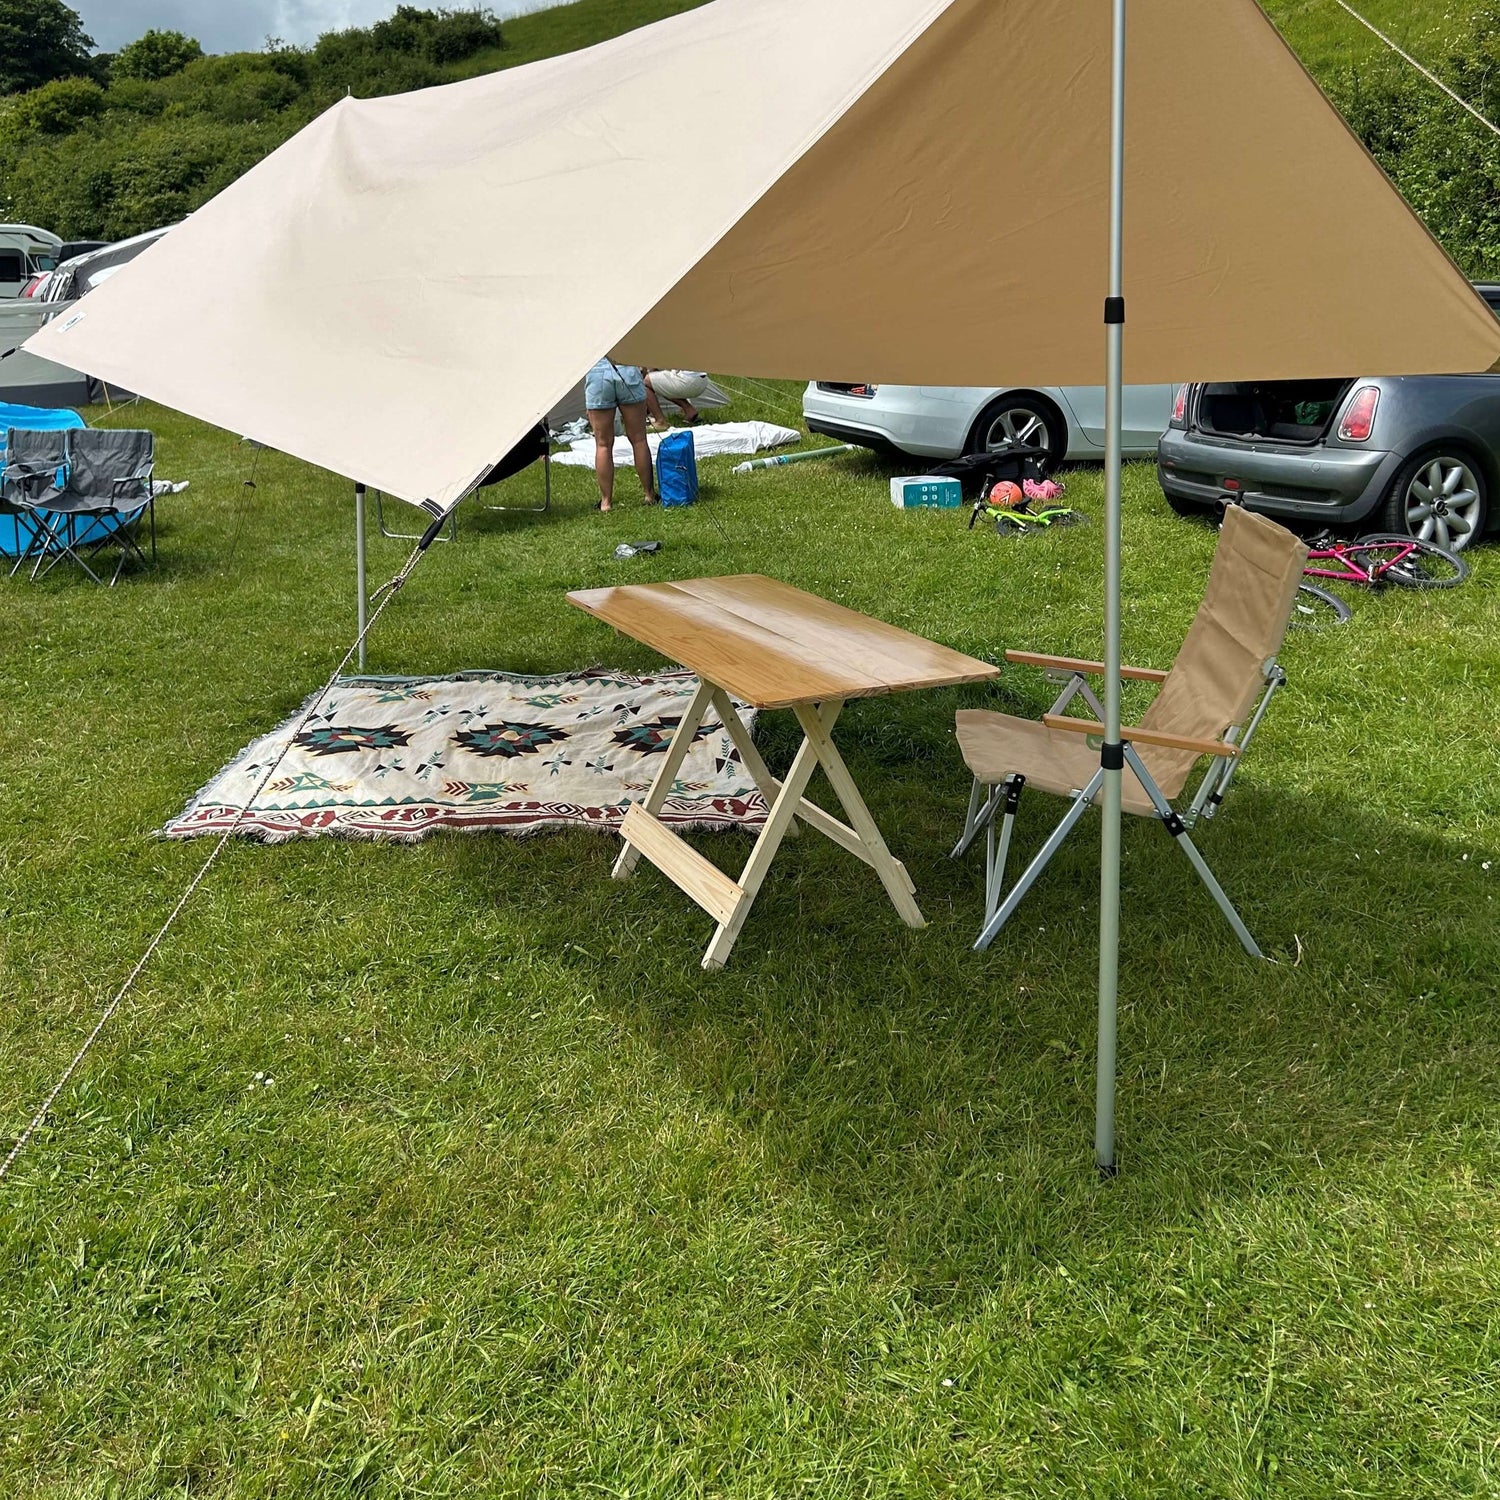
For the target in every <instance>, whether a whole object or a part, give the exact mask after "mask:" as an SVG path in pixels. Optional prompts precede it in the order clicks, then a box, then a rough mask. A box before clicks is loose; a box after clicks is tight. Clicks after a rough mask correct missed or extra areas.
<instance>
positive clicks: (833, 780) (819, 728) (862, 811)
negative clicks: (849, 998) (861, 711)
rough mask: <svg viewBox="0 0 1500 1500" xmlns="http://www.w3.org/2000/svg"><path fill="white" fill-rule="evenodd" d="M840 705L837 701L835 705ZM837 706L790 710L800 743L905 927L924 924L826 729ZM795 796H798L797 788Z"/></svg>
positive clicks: (900, 868)
mask: <svg viewBox="0 0 1500 1500" xmlns="http://www.w3.org/2000/svg"><path fill="white" fill-rule="evenodd" d="M842 706H843V705H842V704H839V705H838V706H837V708H841V707H842ZM837 708H835V710H834V714H833V715H832V716H830V715H829V714H828V713H827V712H826V709H827V705H818V706H817V707H814V706H813V705H812V704H799V705H797V707H796V708H794V709H793V710H792V712H793V713H795V714H796V715H797V722H798V723H799V724H800V725H801V726H802V732H803V734H805V735H806V736H807V738H806V740H805V741H804V747H805V746H807V745H811V746H812V748H813V750H814V752H815V754H816V755H817V758H818V764H819V765H821V766H822V767H823V774H824V775H825V776H827V778H828V781H829V784H830V785H831V786H832V787H833V790H834V792H835V794H836V795H837V796H838V799H839V801H840V802H841V803H843V806H844V812H845V813H846V814H847V815H848V818H849V823H850V825H851V826H852V827H853V829H854V831H855V832H856V833H857V834H858V835H859V841H860V843H861V844H862V845H863V846H864V850H865V854H866V855H867V856H868V859H869V862H870V864H871V865H872V866H873V867H874V870H875V873H876V874H877V875H879V876H880V883H881V884H882V885H883V886H884V887H885V890H886V894H887V895H888V896H889V897H890V898H891V904H892V905H893V906H894V907H895V908H896V911H897V913H898V914H899V915H900V917H901V920H902V921H903V922H905V923H906V925H907V926H908V927H925V926H926V925H927V923H926V921H925V920H924V918H923V916H922V912H921V908H920V907H918V905H917V903H916V898H915V897H914V896H913V894H912V884H911V879H910V877H909V876H908V875H907V873H906V867H905V866H904V865H903V864H902V863H901V861H900V860H898V859H897V858H896V857H895V855H893V854H892V853H891V851H890V850H889V849H887V848H886V846H885V840H884V839H883V838H881V836H880V829H879V828H878V827H877V826H876V823H875V819H874V818H873V817H872V816H871V814H870V809H869V808H868V807H866V806H865V803H864V798H862V797H861V796H860V795H859V788H858V787H857V786H855V784H854V778H853V777H852V776H851V775H850V774H849V768H848V767H847V766H846V765H845V764H844V758H843V756H841V755H840V754H839V752H838V748H837V747H836V746H835V745H834V743H833V737H832V734H831V733H830V731H831V730H832V728H833V720H834V718H836V717H837ZM788 781H790V778H788ZM798 796H799V797H800V796H801V792H800V791H799V792H798Z"/></svg>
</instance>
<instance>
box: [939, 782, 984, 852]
mask: <svg viewBox="0 0 1500 1500" xmlns="http://www.w3.org/2000/svg"><path fill="white" fill-rule="evenodd" d="M983 796H984V784H983V783H982V782H981V781H980V779H979V778H978V777H977V776H976V777H975V778H974V785H973V786H971V787H970V788H969V810H968V812H967V813H965V814H964V831H963V832H962V833H961V834H959V836H958V842H957V843H956V844H955V845H954V846H953V848H952V849H951V850H950V851H949V854H948V858H949V859H957V858H959V856H960V855H962V854H963V853H964V852H965V851H966V850H967V849H968V847H969V845H970V844H972V843H973V842H974V836H975V835H976V834H977V833H978V832H979V822H978V819H979V803H980V799H981V798H982V797H983Z"/></svg>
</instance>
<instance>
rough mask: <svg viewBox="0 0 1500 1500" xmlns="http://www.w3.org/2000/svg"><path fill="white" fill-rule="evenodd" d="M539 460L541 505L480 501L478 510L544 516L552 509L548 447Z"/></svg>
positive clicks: (550, 455)
mask: <svg viewBox="0 0 1500 1500" xmlns="http://www.w3.org/2000/svg"><path fill="white" fill-rule="evenodd" d="M522 441H525V440H524V439H523V440H522ZM541 458H542V503H541V504H540V505H490V504H488V503H486V502H485V501H483V500H481V501H480V502H479V507H480V509H481V510H498V511H509V512H510V513H511V514H512V515H517V516H540V515H545V514H546V512H547V511H548V510H550V509H551V508H552V450H551V448H550V446H549V447H548V449H547V451H546V452H545V453H543V454H542V456H541ZM527 467H528V468H529V467H530V465H529V464H528V465H527ZM518 472H524V471H518ZM508 477H510V478H512V479H513V478H515V475H510V476H508ZM482 488H483V486H482V485H481V486H480V489H482ZM478 493H479V491H478V490H476V491H475V494H478Z"/></svg>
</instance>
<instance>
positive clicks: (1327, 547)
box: [1293, 532, 1469, 625]
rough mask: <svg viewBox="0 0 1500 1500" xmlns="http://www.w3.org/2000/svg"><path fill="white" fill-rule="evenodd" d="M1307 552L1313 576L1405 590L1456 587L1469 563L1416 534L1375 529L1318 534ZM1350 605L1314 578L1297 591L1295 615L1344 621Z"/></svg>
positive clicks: (1308, 620)
mask: <svg viewBox="0 0 1500 1500" xmlns="http://www.w3.org/2000/svg"><path fill="white" fill-rule="evenodd" d="M1311 548H1312V550H1311V551H1310V552H1309V553H1308V554H1307V567H1306V568H1305V569H1304V570H1303V571H1304V573H1305V574H1306V576H1307V577H1309V578H1327V579H1331V580H1332V581H1333V582H1335V583H1353V584H1357V585H1359V586H1360V587H1361V588H1380V587H1382V586H1383V585H1385V584H1387V583H1394V584H1396V585H1398V586H1399V587H1401V588H1404V589H1451V588H1457V587H1458V585H1459V584H1461V583H1462V582H1463V581H1464V579H1466V578H1467V577H1468V576H1469V564H1468V562H1467V561H1466V560H1465V559H1464V558H1462V557H1460V556H1459V555H1458V554H1457V553H1456V552H1449V551H1447V550H1446V549H1445V548H1442V547H1439V546H1437V544H1436V543H1434V542H1424V541H1422V540H1421V539H1420V538H1418V537H1412V536H1397V535H1395V534H1394V533H1387V532H1374V533H1372V534H1371V535H1370V536H1362V537H1358V538H1356V539H1355V540H1354V541H1352V542H1345V541H1339V540H1338V539H1337V538H1335V537H1333V536H1329V535H1324V536H1319V537H1314V538H1313V539H1312V543H1311ZM1350 614H1351V610H1350V608H1349V606H1348V605H1347V604H1345V603H1344V601H1343V600H1342V599H1340V598H1339V597H1338V595H1337V594H1335V593H1332V592H1331V591H1330V590H1328V589H1325V588H1321V587H1319V586H1318V585H1317V584H1314V583H1304V584H1302V585H1301V586H1300V587H1299V589H1298V591H1297V601H1296V605H1295V607H1294V613H1293V620H1294V622H1295V623H1298V624H1307V625H1316V624H1318V623H1320V622H1321V623H1323V624H1335V625H1342V624H1343V623H1344V621H1345V620H1347V619H1348V618H1349V616H1350Z"/></svg>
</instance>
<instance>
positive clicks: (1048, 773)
mask: <svg viewBox="0 0 1500 1500" xmlns="http://www.w3.org/2000/svg"><path fill="white" fill-rule="evenodd" d="M1306 559H1307V548H1306V547H1305V546H1304V545H1303V543H1302V542H1301V541H1299V540H1298V538H1296V537H1295V536H1293V535H1292V534H1291V532H1289V531H1287V530H1286V529H1285V528H1284V527H1281V526H1278V525H1277V524H1276V523H1275V522H1274V521H1268V520H1266V519H1265V518H1264V517H1262V516H1256V515H1252V514H1251V513H1250V512H1249V511H1247V510H1245V509H1243V508H1242V507H1240V506H1231V507H1230V508H1229V510H1228V511H1227V513H1226V514H1225V517H1224V526H1223V529H1222V531H1221V532H1220V534H1219V547H1218V551H1217V553H1216V554H1215V556H1214V563H1213V568H1212V570H1211V571H1210V573H1209V578H1208V587H1207V589H1206V590H1205V592H1204V595H1203V603H1202V604H1201V605H1200V606H1199V608H1198V614H1197V617H1196V618H1195V619H1194V621H1193V624H1192V628H1191V629H1190V630H1189V631H1188V634H1187V638H1186V639H1185V640H1184V641H1183V643H1182V649H1181V650H1180V651H1179V652H1178V653H1177V660H1176V662H1175V663H1174V664H1173V666H1172V670H1171V671H1170V672H1157V671H1152V670H1150V669H1148V668H1145V667H1125V668H1123V669H1122V671H1121V676H1122V677H1124V678H1127V679H1130V680H1133V681H1139V682H1151V683H1155V684H1157V688H1158V691H1157V694H1156V697H1155V698H1154V700H1153V701H1152V703H1151V706H1150V707H1149V708H1148V709H1147V710H1146V712H1145V713H1144V714H1142V715H1141V721H1140V724H1139V725H1138V726H1136V727H1129V728H1126V729H1124V730H1123V731H1122V738H1123V740H1124V758H1125V770H1124V775H1123V776H1122V778H1121V804H1122V806H1123V809H1124V811H1126V812H1127V813H1134V814H1136V815H1137V816H1140V817H1148V818H1156V819H1158V820H1159V821H1160V822H1161V824H1162V826H1163V828H1165V829H1166V831H1167V833H1168V834H1170V835H1171V837H1172V839H1173V840H1174V841H1175V842H1176V843H1177V845H1178V846H1179V847H1180V848H1181V849H1182V851H1183V853H1184V854H1186V855H1187V857H1188V860H1189V861H1190V862H1191V864H1192V866H1193V868H1194V870H1196V871H1197V873H1198V877H1199V879H1200V880H1202V882H1203V884H1204V885H1205V886H1206V887H1207V888H1208V891H1209V894H1210V895H1211V896H1212V897H1213V898H1214V901H1215V902H1216V903H1217V904H1218V906H1219V909H1220V910H1221V911H1222V912H1223V913H1224V915H1225V917H1226V918H1228V920H1229V924H1230V926H1231V927H1233V928H1234V932H1235V936H1236V937H1238V938H1239V940H1240V942H1241V944H1242V945H1243V946H1244V949H1245V951H1246V952H1247V953H1249V954H1250V955H1251V957H1252V958H1259V957H1261V952H1260V949H1259V948H1258V947H1256V944H1255V939H1254V938H1252V937H1251V936H1250V933H1249V930H1248V929H1247V928H1246V926H1245V924H1244V922H1243V921H1241V919H1240V915H1239V913H1238V912H1237V911H1236V910H1235V909H1234V906H1233V905H1232V904H1231V902H1230V900H1229V897H1228V896H1226V895H1225V894H1224V891H1223V888H1222V887H1221V886H1220V885H1219V883H1218V881H1217V880H1216V879H1215V878H1214V875H1213V872H1212V871H1211V870H1210V869H1209V867H1208V864H1207V862H1206V861H1205V860H1204V858H1203V856H1202V854H1200V853H1199V851H1198V848H1197V846H1196V845H1195V844H1194V843H1193V841H1192V839H1191V838H1190V837H1189V834H1188V830H1189V829H1190V828H1191V827H1193V826H1194V824H1196V823H1197V821H1198V819H1199V818H1212V817H1213V816H1214V814H1215V813H1216V812H1217V811H1218V808H1219V804H1220V802H1221V801H1222V800H1223V797H1224V793H1225V791H1226V790H1227V789H1228V787H1229V783H1230V781H1231V780H1232V779H1233V777H1234V773H1235V769H1236V767H1237V766H1238V765H1239V763H1240V759H1241V757H1242V756H1243V754H1244V752H1245V750H1246V749H1247V748H1248V747H1249V744H1250V740H1251V737H1252V736H1253V735H1254V733H1255V731H1256V729H1257V727H1258V726H1259V724H1260V721H1261V718H1262V717H1263V716H1264V714H1265V712H1266V708H1267V707H1268V705H1269V704H1270V701H1271V698H1272V696H1273V695H1274V694H1275V693H1276V691H1277V690H1278V689H1279V688H1280V687H1282V686H1283V685H1284V684H1285V682H1286V673H1285V672H1284V671H1283V670H1282V669H1281V667H1280V666H1279V665H1278V663H1277V660H1276V653H1277V652H1278V651H1280V649H1281V643H1282V640H1283V638H1284V637H1285V635H1286V628H1287V622H1288V620H1289V619H1290V617H1291V612H1292V604H1293V601H1294V599H1295V598H1296V593H1297V585H1298V583H1299V582H1300V580H1301V578H1302V568H1303V564H1304V563H1305V561H1306ZM1005 655H1006V660H1007V661H1010V662H1014V663H1018V664H1024V665H1030V666H1038V667H1042V668H1045V669H1046V670H1047V671H1048V672H1049V674H1053V675H1055V676H1056V677H1057V678H1058V679H1060V680H1065V681H1066V686H1065V687H1064V688H1063V690H1062V693H1061V694H1060V695H1059V697H1058V698H1057V700H1056V702H1054V703H1053V705H1052V707H1051V709H1050V710H1049V711H1048V712H1047V713H1046V714H1044V715H1043V716H1042V721H1041V723H1039V724H1038V723H1036V722H1035V721H1034V720H1031V719H1019V718H1015V717H1013V716H1012V715H1010V714H1000V713H990V712H986V711H983V710H975V709H963V710H960V711H959V714H958V742H959V747H960V749H961V750H962V751H963V757H964V760H965V762H966V763H967V764H968V767H969V769H970V770H971V771H972V772H973V773H974V788H973V791H972V792H971V794H970V797H969V812H968V817H967V818H966V820H965V822H964V831H963V834H962V836H961V837H960V838H959V841H958V844H957V846H956V847H955V849H954V850H953V855H954V857H955V858H957V857H958V856H959V855H961V854H962V853H963V852H964V851H965V850H966V849H968V848H969V846H970V845H971V844H972V843H973V842H974V840H975V839H977V838H978V837H979V835H980V834H981V833H983V834H985V902H984V917H985V921H984V927H983V929H982V930H981V932H980V934H979V938H978V941H977V942H976V943H975V944H974V946H975V947H976V948H987V947H989V945H990V944H991V943H992V942H993V941H994V939H995V935H996V934H997V933H998V932H999V931H1000V929H1001V928H1002V927H1003V926H1004V925H1005V924H1006V922H1007V921H1008V920H1009V919H1010V917H1011V915H1012V914H1013V913H1014V911H1015V910H1016V907H1017V906H1019V905H1020V903H1021V900H1022V898H1023V897H1024V896H1025V895H1026V892H1027V891H1028V890H1030V889H1031V886H1032V884H1033V883H1034V882H1035V880H1036V878H1037V877H1038V876H1039V875H1040V874H1041V873H1042V871H1043V870H1044V869H1045V868H1046V867H1047V864H1048V862H1049V861H1050V860H1051V858H1052V856H1053V855H1054V854H1056V853H1057V851H1058V850H1059V849H1060V848H1061V847H1062V845H1063V842H1064V840H1065V839H1066V838H1067V836H1068V834H1069V833H1071V832H1072V830H1073V828H1074V826H1075V825H1076V824H1077V823H1078V821H1079V819H1080V818H1082V817H1083V815H1084V813H1085V812H1087V811H1088V809H1089V808H1090V807H1091V806H1093V804H1094V803H1095V802H1096V801H1097V800H1098V798H1099V796H1100V792H1101V789H1102V787H1103V785H1104V772H1103V770H1102V769H1101V768H1100V764H1099V761H1100V756H1099V751H1098V749H1097V748H1094V749H1091V748H1090V743H1089V742H1090V737H1094V739H1095V743H1096V745H1097V737H1098V736H1100V735H1101V734H1102V733H1103V725H1102V724H1100V723H1098V722H1096V721H1094V720H1089V719H1079V718H1073V717H1070V716H1068V715H1067V714H1066V713H1065V710H1066V709H1067V708H1068V706H1069V705H1070V704H1071V703H1072V702H1073V700H1074V699H1075V698H1078V697H1082V698H1083V699H1084V701H1085V702H1087V703H1088V705H1089V707H1090V708H1092V709H1093V711H1094V713H1095V715H1096V716H1097V718H1098V719H1102V718H1103V717H1104V710H1103V707H1102V705H1101V704H1100V702H1099V699H1098V698H1097V697H1096V696H1095V695H1094V692H1093V689H1092V688H1090V686H1089V683H1088V678H1089V677H1090V676H1098V675H1100V674H1102V672H1103V670H1104V669H1103V667H1102V666H1101V665H1100V663H1098V662H1086V661H1074V660H1072V659H1071V658H1068V657H1058V656H1041V655H1037V654H1035V653H1032V652H1028V651H1007V652H1006V653H1005ZM1205 757H1207V758H1208V769H1207V770H1206V771H1205V772H1204V773H1203V779H1202V780H1201V781H1200V782H1199V783H1198V787H1197V790H1196V792H1195V793H1194V794H1193V796H1192V797H1191V799H1189V800H1188V802H1187V805H1186V806H1185V807H1182V808H1181V809H1180V810H1179V809H1178V808H1176V807H1174V806H1173V803H1174V800H1176V799H1178V798H1180V797H1181V796H1183V794H1184V793H1185V790H1186V787H1187V784H1188V781H1189V779H1190V778H1191V776H1192V774H1193V770H1194V768H1195V767H1196V766H1197V765H1198V763H1199V762H1200V761H1201V760H1203V759H1204V758H1205ZM1023 788H1037V789H1039V790H1041V791H1044V792H1051V793H1053V794H1054V795H1055V796H1060V797H1068V798H1070V799H1071V803H1072V805H1071V806H1070V807H1069V808H1068V810H1067V812H1066V814H1064V816H1063V819H1062V821H1061V822H1060V823H1059V824H1058V825H1057V827H1056V828H1055V829H1054V830H1053V832H1052V835H1051V837H1050V838H1048V840H1047V842H1046V843H1045V844H1044V845H1043V846H1042V848H1041V851H1040V852H1039V853H1038V854H1037V856H1036V857H1035V858H1034V859H1033V860H1032V861H1031V863H1030V864H1029V865H1028V866H1027V867H1026V869H1025V871H1024V872H1023V873H1022V875H1021V876H1020V878H1019V879H1018V880H1017V881H1016V883H1015V885H1014V886H1012V887H1011V889H1010V891H1009V893H1008V894H1006V895H1005V896H1004V898H1003V900H1002V895H1001V893H1002V890H1003V888H1004V881H1005V863H1006V856H1007V855H1008V853H1009V851H1010V841H1011V832H1012V829H1013V827H1014V824H1015V818H1016V807H1017V804H1018V803H1019V802H1020V800H1021V792H1022V789H1023ZM997 817H998V818H999V821H1000V829H999V834H998V837H997V834H996V827H995V824H996V819H997Z"/></svg>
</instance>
